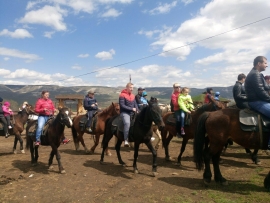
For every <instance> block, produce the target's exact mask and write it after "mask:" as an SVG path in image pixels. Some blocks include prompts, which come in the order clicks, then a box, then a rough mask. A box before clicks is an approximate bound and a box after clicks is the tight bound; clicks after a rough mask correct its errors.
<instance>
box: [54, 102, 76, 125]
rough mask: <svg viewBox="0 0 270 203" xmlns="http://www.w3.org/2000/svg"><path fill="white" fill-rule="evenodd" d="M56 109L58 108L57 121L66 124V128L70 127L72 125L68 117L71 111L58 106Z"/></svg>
mask: <svg viewBox="0 0 270 203" xmlns="http://www.w3.org/2000/svg"><path fill="white" fill-rule="evenodd" d="M58 110H59V113H58V114H57V116H56V119H58V121H59V122H60V123H61V124H62V125H66V126H67V127H68V128H70V127H71V126H72V125H73V123H72V120H71V117H70V116H71V112H70V111H69V109H68V108H66V107H63V108H59V109H58Z"/></svg>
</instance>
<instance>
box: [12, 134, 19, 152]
mask: <svg viewBox="0 0 270 203" xmlns="http://www.w3.org/2000/svg"><path fill="white" fill-rule="evenodd" d="M17 143H18V138H17V136H16V135H15V137H14V145H13V153H14V154H17V150H16V147H17Z"/></svg>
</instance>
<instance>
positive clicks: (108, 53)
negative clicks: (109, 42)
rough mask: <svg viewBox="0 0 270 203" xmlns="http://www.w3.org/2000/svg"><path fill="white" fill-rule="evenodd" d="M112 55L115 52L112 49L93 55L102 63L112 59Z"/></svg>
mask: <svg viewBox="0 0 270 203" xmlns="http://www.w3.org/2000/svg"><path fill="white" fill-rule="evenodd" d="M113 55H115V51H114V50H113V49H111V50H110V51H102V52H98V53H97V54H96V55H95V57H96V58H99V59H101V60H102V61H104V60H110V59H113Z"/></svg>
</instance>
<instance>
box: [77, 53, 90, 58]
mask: <svg viewBox="0 0 270 203" xmlns="http://www.w3.org/2000/svg"><path fill="white" fill-rule="evenodd" d="M78 57H79V58H88V57H89V54H80V55H78Z"/></svg>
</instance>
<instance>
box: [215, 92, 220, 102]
mask: <svg viewBox="0 0 270 203" xmlns="http://www.w3.org/2000/svg"><path fill="white" fill-rule="evenodd" d="M219 96H220V92H215V98H214V99H215V100H216V101H219Z"/></svg>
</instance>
